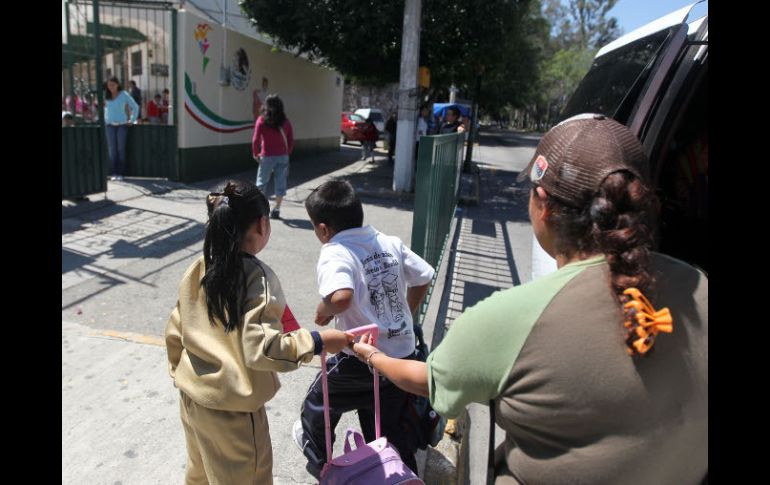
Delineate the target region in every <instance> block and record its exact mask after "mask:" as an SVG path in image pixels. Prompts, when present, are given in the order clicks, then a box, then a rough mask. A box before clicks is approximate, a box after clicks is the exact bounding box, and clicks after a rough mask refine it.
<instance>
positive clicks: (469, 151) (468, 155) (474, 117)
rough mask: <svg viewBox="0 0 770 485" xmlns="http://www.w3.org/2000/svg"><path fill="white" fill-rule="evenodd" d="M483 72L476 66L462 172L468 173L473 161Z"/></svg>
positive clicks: (482, 69)
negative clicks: (474, 86)
mask: <svg viewBox="0 0 770 485" xmlns="http://www.w3.org/2000/svg"><path fill="white" fill-rule="evenodd" d="M482 72H484V68H483V66H482V67H479V66H477V67H476V95H475V96H474V99H473V109H472V111H471V126H470V130H469V131H470V133H468V146H467V148H466V150H465V162H464V163H463V172H465V173H469V172H470V171H471V162H472V161H473V142H474V140H476V139H477V138H478V136H479V134H478V129H477V128H476V127H477V126H478V118H479V96H481V73H482Z"/></svg>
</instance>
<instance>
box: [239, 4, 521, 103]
mask: <svg viewBox="0 0 770 485" xmlns="http://www.w3.org/2000/svg"><path fill="white" fill-rule="evenodd" d="M532 1H533V0H485V1H484V2H478V1H476V0H423V2H422V32H421V36H420V64H421V65H425V66H428V67H429V68H430V70H431V83H432V84H433V85H434V88H433V90H432V94H433V95H435V94H436V93H437V92H439V90H440V89H441V88H447V87H449V85H450V84H452V83H454V84H455V85H457V86H473V85H474V84H475V80H476V76H477V74H478V72H479V70H481V69H484V70H486V69H490V68H491V67H493V66H497V65H499V64H501V63H503V62H505V59H504V55H505V53H506V49H505V48H504V47H505V44H506V39H507V38H508V36H509V34H510V32H512V31H515V29H516V28H517V24H518V22H519V21H520V20H521V18H522V16H523V15H524V14H525V13H526V12H528V10H529V6H530V4H531V3H532ZM241 8H242V10H243V11H244V13H245V14H246V15H247V16H248V17H249V18H250V19H251V21H252V23H253V24H254V25H255V26H256V27H257V29H259V31H260V32H261V33H263V34H266V35H268V36H270V37H271V38H272V39H273V40H274V41H275V42H276V44H277V45H278V46H280V47H283V48H287V49H289V50H291V51H293V52H295V53H296V54H305V55H307V56H308V57H310V58H311V59H314V60H317V61H321V62H323V63H325V64H327V65H329V66H331V67H333V68H335V69H337V70H339V71H340V72H341V73H342V74H344V75H345V76H347V77H349V78H352V79H353V80H354V81H356V82H360V83H370V84H383V83H388V82H395V81H398V76H399V66H400V59H401V30H402V25H403V12H404V1H403V0H401V1H393V2H389V1H386V2H383V1H372V0H243V1H242V2H241ZM467 92H470V93H472V92H473V91H472V89H471V90H470V91H467Z"/></svg>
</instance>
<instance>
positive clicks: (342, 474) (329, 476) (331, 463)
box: [321, 323, 425, 485]
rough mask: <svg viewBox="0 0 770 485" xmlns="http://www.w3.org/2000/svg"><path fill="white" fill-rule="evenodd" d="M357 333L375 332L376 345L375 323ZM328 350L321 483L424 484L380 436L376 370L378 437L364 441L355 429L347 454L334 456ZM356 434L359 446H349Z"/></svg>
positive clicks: (323, 366)
mask: <svg viewBox="0 0 770 485" xmlns="http://www.w3.org/2000/svg"><path fill="white" fill-rule="evenodd" d="M348 332H350V333H352V334H354V335H363V334H366V333H370V332H371V334H372V345H375V346H376V345H377V336H378V326H377V324H376V323H373V324H371V325H364V326H362V327H358V328H355V329H353V330H348ZM326 374H327V371H326V352H322V353H321V383H322V385H323V395H324V422H325V426H324V428H325V431H326V464H325V465H324V467H323V470H321V485H343V484H344V485H354V484H355V485H379V484H383V485H385V484H387V485H391V484H404V485H425V482H423V481H422V480H420V479H419V478H418V477H417V475H415V474H414V472H413V471H412V470H411V469H410V468H409V467H408V466H406V464H405V463H404V462H403V461H402V460H401V456H400V455H399V454H398V451H397V450H396V449H395V448H393V446H391V445H390V444H388V439H387V438H386V437H384V436H382V437H380V379H379V375H378V373H377V370H375V371H374V429H375V435H376V439H375V440H374V441H372V442H371V443H366V442H365V441H364V437H363V435H361V433H359V432H358V431H355V430H353V429H348V431H347V433H346V434H345V454H344V455H342V456H339V457H337V458H334V459H332V438H331V426H330V425H329V388H328V384H327V382H326ZM351 436H352V437H353V441H354V442H355V445H356V448H355V449H353V448H352V447H351V446H350V437H351Z"/></svg>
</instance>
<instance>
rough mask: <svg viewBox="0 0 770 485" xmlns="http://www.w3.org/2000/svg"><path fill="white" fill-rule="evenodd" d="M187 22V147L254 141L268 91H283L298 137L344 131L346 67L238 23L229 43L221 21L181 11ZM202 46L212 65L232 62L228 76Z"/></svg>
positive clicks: (182, 131) (183, 88)
mask: <svg viewBox="0 0 770 485" xmlns="http://www.w3.org/2000/svg"><path fill="white" fill-rule="evenodd" d="M179 22H180V29H179V30H178V34H179V46H180V48H179V52H180V57H179V63H178V68H179V77H178V78H177V80H176V83H177V84H176V86H177V90H178V92H179V94H180V103H179V104H180V108H182V110H181V114H182V116H180V120H179V143H178V146H179V147H180V148H182V149H186V148H197V147H204V146H215V145H220V146H221V145H238V144H243V145H247V144H250V142H251V136H252V132H253V130H254V121H255V119H256V118H257V117H258V116H259V113H260V111H261V109H262V108H263V106H264V101H265V98H266V96H267V94H268V93H277V94H280V96H281V99H282V100H283V102H284V105H285V106H286V111H287V115H288V116H289V117H290V119H291V121H292V125H293V126H294V133H295V138H296V139H298V140H303V139H322V138H328V139H338V138H339V112H340V107H341V104H342V87H341V86H337V85H335V84H334V80H335V76H339V74H338V73H336V72H335V71H333V70H330V69H328V68H325V67H322V66H318V65H315V64H313V63H311V62H309V61H307V60H305V59H301V58H297V57H295V56H294V55H293V54H291V53H284V52H276V51H274V50H273V49H272V47H271V46H269V45H267V44H265V43H264V42H261V41H259V40H256V39H252V38H250V37H248V36H245V35H242V34H240V33H238V32H234V31H232V30H231V31H229V32H228V36H227V44H228V48H227V50H226V51H223V50H222V49H220V48H219V47H220V45H221V44H223V43H224V42H223V40H224V30H223V29H222V27H221V26H220V25H217V24H215V23H210V22H207V20H206V19H204V18H202V17H200V16H199V15H196V14H194V13H192V12H180V15H179ZM192 34H195V35H192ZM230 46H231V47H230ZM204 52H205V54H204ZM202 54H203V57H206V58H208V61H206V62H207V65H212V64H213V65H215V66H220V65H223V66H228V68H229V71H230V76H229V78H230V82H229V83H228V84H220V83H219V77H218V76H216V74H217V73H209V72H208V68H205V72H204V68H203V67H202V57H201V55H202ZM268 78H269V80H268ZM279 89H280V91H278V90H279ZM244 153H245V154H246V155H245V156H249V151H248V150H245V151H244Z"/></svg>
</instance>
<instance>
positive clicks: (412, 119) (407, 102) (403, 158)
mask: <svg viewBox="0 0 770 485" xmlns="http://www.w3.org/2000/svg"><path fill="white" fill-rule="evenodd" d="M421 10H422V0H406V2H405V5H404V31H403V34H402V35H401V74H400V80H399V89H398V123H397V124H396V163H395V167H394V168H393V190H394V191H395V192H411V191H412V188H413V187H412V175H413V174H414V137H415V133H416V131H417V130H416V129H415V123H416V118H417V70H418V67H419V64H420V62H419V61H420V12H421Z"/></svg>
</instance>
